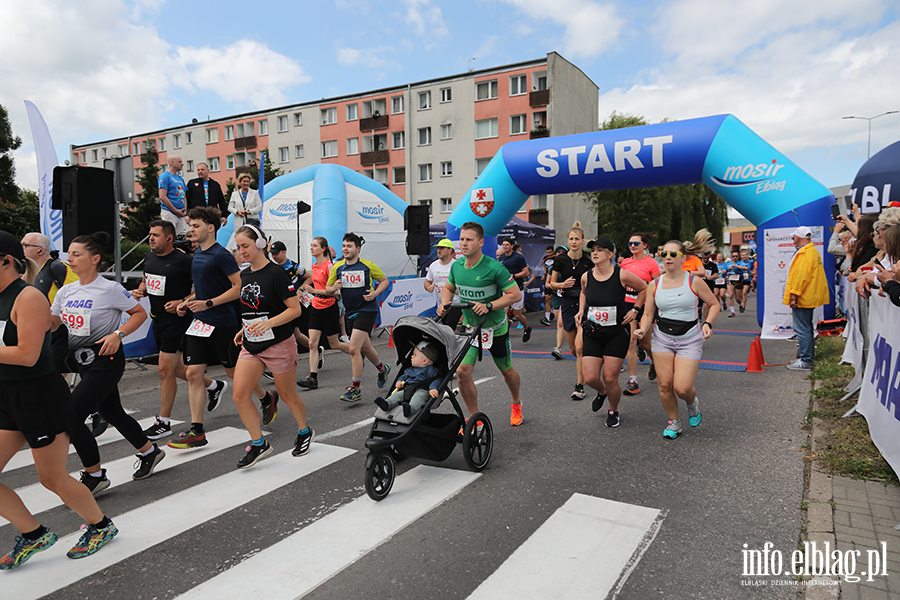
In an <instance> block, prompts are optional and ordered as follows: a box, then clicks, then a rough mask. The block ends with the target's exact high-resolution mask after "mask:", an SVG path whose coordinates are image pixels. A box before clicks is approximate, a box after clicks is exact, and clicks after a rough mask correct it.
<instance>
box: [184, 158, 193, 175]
mask: <svg viewBox="0 0 900 600" xmlns="http://www.w3.org/2000/svg"><path fill="white" fill-rule="evenodd" d="M184 168H185V169H187V171H188V173H193V172H194V161H192V160H189V161H187V162H186V163H184Z"/></svg>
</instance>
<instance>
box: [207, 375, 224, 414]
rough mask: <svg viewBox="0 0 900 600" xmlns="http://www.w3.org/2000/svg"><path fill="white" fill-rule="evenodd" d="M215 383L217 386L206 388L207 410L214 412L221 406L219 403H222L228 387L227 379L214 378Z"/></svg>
mask: <svg viewBox="0 0 900 600" xmlns="http://www.w3.org/2000/svg"><path fill="white" fill-rule="evenodd" d="M213 383H215V384H216V387H215V388H213V389H211V390H206V400H207V403H206V410H208V411H209V412H212V411H214V410H216V409H217V408H219V404H221V403H222V394H224V393H225V390H226V389H227V388H228V382H227V381H222V380H220V379H214V380H213Z"/></svg>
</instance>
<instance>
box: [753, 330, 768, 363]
mask: <svg viewBox="0 0 900 600" xmlns="http://www.w3.org/2000/svg"><path fill="white" fill-rule="evenodd" d="M756 351H757V352H758V353H759V364H760V366H763V367H767V366H769V365H768V364H766V358H765V357H764V356H763V351H762V340H761V339H760V337H759V336H756Z"/></svg>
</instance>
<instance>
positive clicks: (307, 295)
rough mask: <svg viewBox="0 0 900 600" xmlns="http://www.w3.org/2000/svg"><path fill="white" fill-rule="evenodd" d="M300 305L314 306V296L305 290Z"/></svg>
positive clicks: (301, 295)
mask: <svg viewBox="0 0 900 600" xmlns="http://www.w3.org/2000/svg"><path fill="white" fill-rule="evenodd" d="M300 304H302V305H303V306H306V307H308V306H309V305H310V304H312V294H310V293H309V292H307V291H306V290H303V293H302V294H300Z"/></svg>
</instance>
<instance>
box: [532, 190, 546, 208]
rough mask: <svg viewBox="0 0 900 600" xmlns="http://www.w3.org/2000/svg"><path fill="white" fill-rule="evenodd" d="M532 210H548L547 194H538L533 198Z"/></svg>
mask: <svg viewBox="0 0 900 600" xmlns="http://www.w3.org/2000/svg"><path fill="white" fill-rule="evenodd" d="M531 209H532V210H534V209H539V210H547V194H538V195H537V196H532V197H531Z"/></svg>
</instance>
